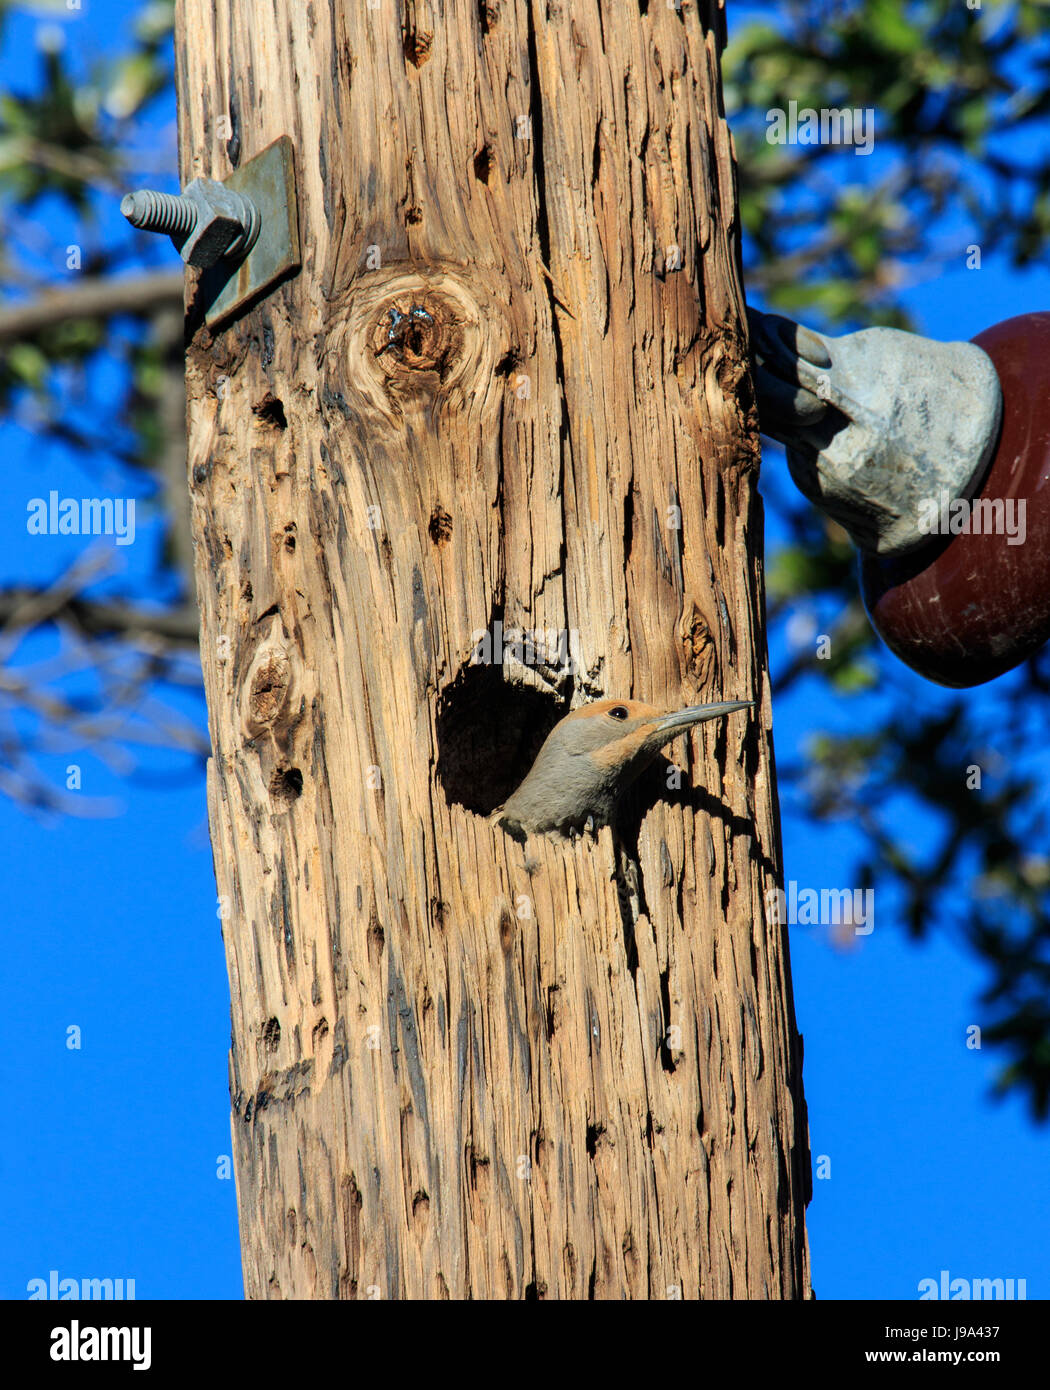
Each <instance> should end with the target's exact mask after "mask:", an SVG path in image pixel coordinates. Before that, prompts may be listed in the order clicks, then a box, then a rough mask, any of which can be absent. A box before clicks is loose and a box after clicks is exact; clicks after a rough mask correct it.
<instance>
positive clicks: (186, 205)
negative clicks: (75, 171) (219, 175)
mask: <svg viewBox="0 0 1050 1390" xmlns="http://www.w3.org/2000/svg"><path fill="white" fill-rule="evenodd" d="M120 210H121V212H122V213H123V214H124V216H125V217H126V218H127V219H128V221H129V222H130V223H131V225H132V226H133V227H140V228H142V230H143V231H146V232H166V233H167V234H168V236H170V237H171V239H172V241H173V242H174V243H175V245H176V246H177V247H178V250H179V253H180V255H181V256H182V259H183V260H184V261H185V262H186V263H187V265H194V266H198V267H201V268H204V267H206V266H211V265H215V264H216V262H217V261H220V260H221V259H222V258H223V257H224V256H230V257H244V256H246V255H247V254H248V252H249V251H250V250H251V249H252V247H253V246H254V245H255V242H256V240H257V238H258V236H259V231H260V228H261V227H262V215H261V213H260V212H259V209H258V208H257V207H256V206H255V204H254V203H253V202H252V200H251V199H250V198H246V197H245V196H244V194H242V193H235V192H234V191H233V189H232V188H227V187H226V186H225V185H224V184H221V183H218V182H217V181H216V180H215V179H204V178H200V179H194V180H193V182H192V183H189V184H187V185H186V190H185V192H184V193H181V194H173V193H157V192H155V191H154V190H153V189H152V188H140V189H138V190H136V192H134V193H128V194H126V195H125V197H124V198H122V199H121V202H120Z"/></svg>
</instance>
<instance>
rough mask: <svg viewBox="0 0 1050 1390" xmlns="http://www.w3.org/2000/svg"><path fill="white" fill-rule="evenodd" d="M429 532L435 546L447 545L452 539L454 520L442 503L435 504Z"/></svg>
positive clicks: (428, 528) (431, 514)
mask: <svg viewBox="0 0 1050 1390" xmlns="http://www.w3.org/2000/svg"><path fill="white" fill-rule="evenodd" d="M427 530H428V531H429V532H430V539H431V540H432V541H433V542H434V544H435V545H445V544H446V543H447V542H448V541H450V540H451V539H452V518H451V516H449V514H448V512H446V511H445V509H444V507H443V506H442V505H441V503H440V502H436V503H435V504H434V510H433V511H432V512H431V513H430V524H429V526H428V527H427Z"/></svg>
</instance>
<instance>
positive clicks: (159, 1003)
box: [0, 0, 1050, 1298]
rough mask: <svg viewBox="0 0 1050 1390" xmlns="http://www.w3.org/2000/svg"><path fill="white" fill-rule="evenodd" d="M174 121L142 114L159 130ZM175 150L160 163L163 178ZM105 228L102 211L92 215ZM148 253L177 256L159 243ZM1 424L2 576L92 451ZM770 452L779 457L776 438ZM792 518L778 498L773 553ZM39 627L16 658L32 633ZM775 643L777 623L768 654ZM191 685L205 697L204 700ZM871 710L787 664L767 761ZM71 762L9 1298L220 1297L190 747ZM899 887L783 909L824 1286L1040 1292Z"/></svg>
mask: <svg viewBox="0 0 1050 1390" xmlns="http://www.w3.org/2000/svg"><path fill="white" fill-rule="evenodd" d="M134 12H135V7H134V6H132V5H129V4H126V3H118V2H117V0H106V3H102V0H93V3H89V0H85V9H84V11H83V12H82V17H80V18H78V19H76V21H75V22H73V23H70V24H69V25H68V26H67V28H68V32H69V38H70V43H71V45H75V44H81V45H82V48H83V51H87V50H88V49H91V50H93V51H95V52H103V51H105V49H106V47H107V45H108V44H109V43H110V42H111V40H112V39H113V37H114V36H115V35H117V34H118V33H119V32H120V31H121V30H123V29H125V28H126V25H127V21H128V19H129V17H130V16H131V15H132V14H134ZM35 23H36V21H20V22H17V23H15V24H14V25H13V26H12V28H11V30H10V32H9V34H8V37H7V40H6V42H5V44H4V47H3V51H2V52H0V83H3V84H5V85H7V84H10V83H12V82H17V83H18V84H21V83H22V82H23V81H25V80H27V78H26V74H27V71H28V70H30V65H29V64H28V63H27V57H26V54H27V51H28V48H27V46H28V45H30V44H31V43H32V34H33V29H34V27H35ZM172 118H173V112H170V111H168V112H160V113H158V118H157V119H158V122H159V123H160V124H161V125H166V126H168V130H167V136H166V138H167V139H168V140H170V138H171V131H170V122H171V120H172ZM842 157H843V158H844V159H848V158H852V156H849V155H843V156H842ZM858 162H860V161H858ZM171 173H172V178H171V179H170V180H167V181H165V180H163V179H158V180H157V182H158V183H159V184H160V185H161V186H167V187H173V186H174V169H173V168H172V171H171ZM118 231H120V232H121V234H122V229H121V227H120V222H119V217H118V215H117V214H116V211H115V209H110V210H109V211H108V212H107V214H106V217H105V219H104V223H103V232H104V234H105V233H106V232H109V233H110V234H113V235H116V234H117V233H118ZM157 260H158V261H163V262H165V263H167V264H169V265H171V266H172V267H176V266H177V265H178V261H177V257H176V256H175V253H174V252H171V253H170V255H167V254H166V253H165V252H164V251H163V250H161V251H158V254H157ZM1042 305H1050V272H1048V271H1047V270H1046V268H1045V267H1040V268H1038V269H1036V270H1033V271H1031V272H1029V273H1027V274H1026V275H1024V276H1018V275H1016V274H1014V273H1013V272H1011V271H1010V270H1009V269H1008V268H1006V267H1004V266H1002V265H999V264H995V263H987V264H986V266H985V268H984V269H983V270H981V271H980V272H979V273H974V272H969V271H966V270H965V269H963V268H962V261H961V256H960V259H959V263H958V265H957V266H956V267H954V268H953V267H951V266H947V265H946V266H945V269H944V273H943V275H941V276H940V277H939V278H937V279H935V280H928V281H926V282H925V283H923V284H921V285H917V286H916V287H915V288H914V289H913V290H912V291H911V292H910V294H909V306H910V307H911V308H912V309H913V311H914V313H915V314H916V317H917V320H918V322H919V324H920V325H921V327H922V329H923V331H925V332H927V333H929V334H930V335H931V336H934V337H941V338H968V337H970V336H972V335H973V334H974V333H976V332H978V331H979V330H980V329H982V328H984V327H986V326H988V325H989V324H991V323H994V322H996V321H998V320H1000V319H1003V318H1007V317H1009V316H1011V315H1012V314H1016V313H1021V312H1024V311H1026V310H1028V309H1030V308H1032V307H1034V306H1042ZM112 386H113V383H112V382H109V381H107V379H106V377H105V375H104V374H102V375H100V376H99V378H98V379H97V380H94V381H93V382H92V392H91V397H90V400H89V402H88V403H87V408H90V407H91V406H92V404H93V403H96V402H97V401H98V400H99V399H102V398H104V397H105V395H106V394H107V392H109V391H110V390H112ZM0 441H2V444H0V447H2V448H3V453H4V457H5V461H6V467H5V474H6V477H5V486H4V488H3V491H2V497H0V528H2V534H3V537H4V545H3V550H2V553H0V583H3V584H8V583H12V582H21V583H25V582H28V581H30V580H33V579H40V578H44V577H50V576H52V575H54V574H55V573H57V572H59V571H60V570H61V569H63V568H64V567H65V566H66V565H67V564H68V563H69V562H70V561H71V560H72V559H73V558H74V556H75V554H76V553H77V552H78V547H79V546H80V544H81V542H80V541H79V540H77V539H75V538H62V537H44V538H33V539H32V540H31V539H30V538H29V537H28V536H27V535H26V532H25V507H26V502H27V500H28V498H30V497H33V496H38V495H41V494H44V495H46V492H47V490H48V489H49V488H51V487H55V488H57V489H58V490H59V491H60V493H62V494H63V495H66V493H67V492H68V493H76V492H77V490H78V489H79V488H80V487H81V486H82V479H83V476H84V475H83V473H82V471H81V470H79V469H78V468H77V466H76V465H75V464H73V463H72V462H71V460H70V459H69V458H68V457H67V456H65V455H64V454H63V453H62V452H61V451H60V450H58V449H46V450H43V449H41V447H40V445H39V444H38V443H37V442H35V441H34V440H33V438H32V435H31V433H30V432H28V431H27V430H26V429H24V428H22V427H20V426H19V425H17V424H15V423H12V422H3V423H2V424H0ZM765 467H766V468H767V469H769V470H775V469H781V470H782V469H783V460H782V457H781V456H780V454H779V451H778V450H776V449H775V448H773V447H771V446H770V447H768V448H767V449H766V463H765ZM114 476H119V473H118V471H117V470H114ZM104 487H105V484H104V483H96V488H95V490H96V491H98V490H100V489H104ZM783 535H784V528H783V526H782V525H781V524H780V523H779V521H778V518H777V515H776V513H775V511H774V512H772V514H771V515H770V516H769V518H768V544H769V547H770V549H772V548H773V547H775V545H776V543H777V540H778V538H781V537H782V536H783ZM156 539H157V532H156V525H155V523H152V522H150V521H149V519H148V518H143V519H142V520H140V526H139V539H138V541H137V542H136V545H135V546H132V547H127V550H126V552H125V553H123V554H121V553H120V552H117V557H116V558H117V559H118V560H119V561H121V562H124V563H127V564H128V565H129V566H131V567H132V568H134V567H135V566H139V567H141V569H142V570H143V571H144V570H145V569H146V568H147V565H146V561H147V558H148V547H149V546H150V545H152V544H156ZM49 642H50V639H48V638H42V639H40V640H39V641H38V642H36V643H35V644H34V645H33V647H32V648H31V649H29V654H30V655H32V656H33V657H34V658H38V657H40V656H41V655H43V654H44V653H45V652H46V651H47V650H49ZM785 653H786V648H785V647H784V646H783V643H779V644H777V645H775V646H774V649H773V652H772V654H771V660H772V666H773V670H774V671H775V669H776V665H777V663H778V662H780V661H783V659H784V657H785ZM902 679H905V680H913V682H914V692H915V700H916V701H917V702H924V703H930V704H932V703H934V702H936V701H938V700H941V699H942V698H943V692H940V691H938V690H937V689H936V688H935V687H932V686H929V685H926V684H924V683H923V682H922V681H920V680H919V679H918V678H917V677H915V678H911V677H909V676H907V675H906V674H905V673H903V672H902ZM1005 679H1007V680H1008V679H1010V678H1009V677H1007V678H1005ZM870 698H876V699H877V698H878V697H877V695H875V696H873V697H870ZM971 698H973V699H974V700H975V701H978V702H979V701H981V700H982V699H986V696H984V695H982V693H981V692H975V694H974V695H973V696H972V697H971ZM181 703H182V707H183V708H184V709H185V710H186V712H187V713H188V714H190V715H192V716H194V717H196V718H198V719H199V717H200V711H201V708H202V704H201V701H200V700H199V699H197V698H196V697H195V696H193V695H192V694H188V695H186V696H184V697H182V701H181ZM865 708H866V706H865V703H864V699H863V698H861V699H851V700H848V701H847V700H845V699H841V698H838V697H835V696H832V695H831V694H829V693H828V691H827V688H826V687H825V686H824V685H823V684H822V683H821V682H820V681H818V680H817V679H816V678H815V677H814V678H813V679H811V680H808V679H807V680H803V681H800V682H799V683H798V684H797V685H796V686H795V687H794V688H793V689H792V690H791V692H790V693H789V694H788V695H787V696H785V697H784V698H783V699H782V700H780V701H779V702H778V703H777V704H776V707H775V738H776V747H777V756H778V760H779V761H781V762H786V761H788V760H789V759H790V760H792V761H795V760H801V759H802V758H803V757H804V755H805V743H806V740H807V738H808V737H809V736H810V735H811V734H812V732H813V731H814V730H815V729H818V728H822V727H828V728H835V729H839V730H843V729H849V728H854V727H856V726H857V724H858V722H859V721H862V720H863V718H864V711H865ZM69 762H77V763H79V764H80V765H81V766H82V768H83V777H84V794H85V795H91V796H103V797H110V798H113V799H114V800H115V801H116V802H117V803H118V812H117V814H115V815H112V816H108V817H105V818H100V819H80V818H72V817H67V818H59V819H53V820H50V821H40V820H37V819H33V818H30V817H29V816H27V815H26V814H25V813H24V812H23V811H22V810H20V809H19V808H17V807H15V806H14V805H12V804H11V803H10V802H9V801H7V800H6V799H0V836H2V837H3V840H4V842H5V843H6V844H7V845H8V846H9V849H10V853H9V864H10V879H9V886H10V890H11V906H12V920H11V922H10V924H9V927H8V931H7V941H6V952H5V955H6V969H5V970H4V972H3V977H2V984H0V989H2V990H3V997H2V1001H0V1029H2V1030H3V1038H2V1041H3V1045H4V1055H6V1056H7V1057H8V1059H9V1070H8V1076H7V1094H8V1097H9V1104H8V1106H7V1108H6V1113H7V1115H8V1117H9V1119H8V1126H9V1127H8V1129H7V1131H6V1133H5V1135H4V1143H3V1145H2V1147H0V1181H2V1183H3V1187H4V1190H5V1192H6V1194H7V1199H8V1200H7V1220H6V1221H5V1223H4V1227H3V1230H2V1232H0V1295H2V1296H4V1297H8V1298H22V1297H25V1296H26V1284H27V1281H28V1280H30V1279H32V1278H35V1277H42V1278H45V1279H46V1278H47V1276H48V1273H49V1271H50V1270H52V1269H57V1270H58V1271H59V1273H60V1276H61V1277H67V1276H68V1277H78V1278H79V1277H107V1276H108V1277H123V1278H134V1279H135V1281H136V1292H137V1296H138V1297H140V1298H145V1297H159V1298H237V1297H240V1296H241V1294H242V1284H241V1276H240V1261H239V1252H238V1246H237V1219H236V1200H235V1193H234V1184H233V1182H232V1180H229V1179H225V1178H223V1177H221V1176H218V1173H217V1169H218V1164H219V1161H220V1159H221V1156H223V1155H228V1154H229V1152H230V1134H229V1096H228V1090H227V1049H228V1046H229V1003H228V994H227V979H226V970H225V962H224V957H223V950H222V942H221V938H220V933H219V922H218V919H217V916H216V904H215V884H214V878H213V874H212V866H211V851H210V847H209V843H208V836H207V825H206V812H205V802H204V785H203V779H202V778H200V777H199V776H198V775H197V773H196V772H195V770H194V768H193V766H192V764H191V763H190V761H189V760H188V759H187V758H186V756H185V755H172V754H169V753H166V752H164V751H153V752H149V753H148V754H146V755H144V756H143V757H142V758H141V760H140V763H139V771H138V773H137V774H136V775H134V776H133V777H131V778H130V779H129V778H125V777H122V776H120V775H117V774H115V773H114V772H113V771H111V770H110V769H108V768H107V767H106V766H105V765H104V764H103V763H101V762H100V761H99V760H98V759H96V758H95V757H93V756H92V755H91V753H90V752H89V751H88V750H81V751H79V752H75V753H73V754H72V755H69V756H67V755H63V756H60V757H59V756H55V757H52V758H50V759H43V760H42V762H41V766H42V767H43V768H44V769H45V770H47V771H48V772H49V774H50V775H51V777H52V778H53V780H54V781H55V782H56V783H58V784H60V785H61V783H62V782H64V769H65V767H66V765H67V763H69ZM912 829H913V831H914V834H915V835H917V836H920V835H922V834H923V833H924V827H923V826H921V825H919V824H915V825H914V827H912ZM855 844H856V840H855V836H854V833H853V832H852V831H851V830H850V828H849V827H848V826H841V825H835V826H815V825H813V824H810V823H806V822H805V821H803V820H801V819H800V818H799V817H798V816H796V815H794V814H793V813H792V811H791V808H790V807H788V808H787V809H786V812H785V819H784V848H785V861H786V877H787V878H788V879H795V880H796V881H797V882H798V883H799V884H801V885H805V886H809V887H816V888H820V887H841V886H845V885H846V884H847V883H848V882H849V879H848V876H847V874H848V865H849V863H850V859H851V855H852V852H853V848H854V846H855ZM893 907H894V905H893V903H892V901H890V900H889V899H883V898H882V897H880V898H879V908H878V915H877V918H876V928H875V930H874V932H873V933H872V934H871V935H870V936H866V937H858V938H856V940H855V942H854V943H852V944H851V945H849V946H848V947H846V948H842V947H841V946H837V945H835V944H833V943H832V942H830V941H829V940H828V938H827V934H826V931H825V930H824V929H820V928H807V927H794V928H792V933H791V953H792V967H793V977H794V990H795V1003H796V1012H797V1017H798V1024H799V1027H800V1029H801V1031H802V1033H803V1034H804V1036H805V1072H804V1077H805V1090H806V1098H807V1103H808V1107H809V1117H810V1127H811V1143H812V1151H813V1155H814V1164H815V1166H816V1162H817V1159H818V1156H820V1155H826V1156H827V1158H828V1160H829V1165H830V1176H829V1177H828V1178H827V1179H824V1180H821V1179H818V1178H817V1177H816V1176H815V1179H814V1196H813V1201H812V1204H811V1206H810V1208H809V1213H808V1230H809V1240H810V1248H811V1254H812V1264H813V1282H814V1287H815V1289H816V1291H817V1294H818V1296H819V1297H823V1298H829V1297H844V1298H868V1297H899V1298H915V1297H916V1295H917V1286H918V1282H919V1280H921V1279H923V1278H927V1277H934V1278H936V1277H937V1276H938V1275H939V1272H940V1271H941V1270H942V1269H945V1268H947V1269H949V1270H950V1271H951V1273H952V1276H953V1277H955V1276H963V1277H997V1276H1000V1277H1014V1278H1025V1279H1026V1280H1027V1288H1028V1295H1029V1297H1047V1296H1048V1295H1050V1213H1048V1210H1047V1197H1046V1190H1047V1189H1046V1178H1045V1174H1046V1167H1047V1132H1046V1130H1043V1129H1037V1128H1034V1127H1033V1126H1032V1125H1031V1123H1030V1122H1029V1120H1028V1118H1027V1114H1026V1111H1025V1109H1024V1107H1023V1103H1022V1102H1021V1101H1020V1100H1019V1099H1016V1098H1012V1099H1008V1100H1007V1101H1005V1102H1003V1103H998V1102H993V1101H991V1100H989V1098H988V1097H989V1090H990V1087H991V1082H992V1079H993V1077H994V1075H995V1072H996V1070H997V1062H998V1059H997V1058H996V1056H995V1054H994V1053H991V1052H989V1051H987V1050H982V1051H976V1052H975V1051H971V1050H968V1049H967V1047H966V1045H965V1042H966V1029H967V1027H968V1026H969V1025H971V1024H973V1023H976V1022H980V1021H981V1019H980V1013H979V1011H978V1008H977V1004H976V997H977V994H978V992H979V990H980V988H981V986H982V983H983V974H982V971H981V969H980V967H979V965H978V964H977V963H976V962H975V961H974V960H973V958H972V957H971V956H970V955H969V954H968V953H967V952H965V951H964V950H963V949H962V948H961V947H960V946H958V945H957V944H956V943H955V942H953V941H952V940H951V939H950V938H948V937H946V936H943V935H937V934H935V935H933V936H932V937H931V938H930V939H928V940H927V941H926V942H924V943H923V944H920V945H915V944H912V943H910V942H909V941H907V940H906V939H905V936H904V933H903V931H902V929H901V928H900V926H899V924H898V923H897V922H896V921H895V920H894V910H893ZM71 1026H76V1027H78V1028H79V1029H80V1030H81V1046H80V1048H79V1050H70V1049H69V1048H68V1047H67V1046H66V1042H67V1030H68V1029H69V1028H70V1027H71Z"/></svg>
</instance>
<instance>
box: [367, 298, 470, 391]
mask: <svg viewBox="0 0 1050 1390" xmlns="http://www.w3.org/2000/svg"><path fill="white" fill-rule="evenodd" d="M461 337H462V332H461V329H460V327H459V321H458V319H457V317H456V315H455V313H454V311H453V309H452V306H451V305H450V304H448V303H447V302H446V301H445V300H444V299H439V298H438V296H436V295H430V294H424V295H423V296H422V298H421V299H412V300H405V299H399V300H396V301H395V302H394V303H392V304H391V303H389V302H388V303H387V305H386V306H385V307H384V309H383V311H382V313H381V314H380V315H379V318H378V319H377V321H376V323H375V325H374V327H373V329H372V351H373V353H374V354H375V356H376V358H377V359H380V360H381V361H382V362H383V363H385V364H386V370H387V371H388V372H389V371H392V370H393V371H397V370H398V369H399V368H407V369H408V370H409V371H412V372H428V371H433V372H437V374H438V377H439V378H441V379H442V380H443V379H444V377H445V374H446V372H447V371H448V369H449V367H450V366H451V365H452V363H453V362H454V361H455V359H456V357H457V355H458V354H459V351H460V344H461Z"/></svg>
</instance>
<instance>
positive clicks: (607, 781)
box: [493, 700, 754, 840]
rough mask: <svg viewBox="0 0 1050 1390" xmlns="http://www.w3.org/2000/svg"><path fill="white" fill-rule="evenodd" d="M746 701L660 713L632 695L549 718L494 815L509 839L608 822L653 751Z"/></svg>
mask: <svg viewBox="0 0 1050 1390" xmlns="http://www.w3.org/2000/svg"><path fill="white" fill-rule="evenodd" d="M753 704H754V701H753V700H727V701H725V702H723V703H722V704H718V705H690V706H689V707H688V708H687V709H680V710H675V711H673V712H672V713H670V714H664V713H662V712H661V711H660V710H658V709H653V708H652V707H651V706H650V705H643V704H639V702H638V701H637V700H596V701H595V702H594V703H593V704H590V705H584V706H583V707H582V708H581V709H577V710H573V712H572V713H571V714H567V715H566V716H565V718H564V719H562V720H561V721H560V722H559V723H557V724H555V726H554V728H553V729H552V730H551V731H550V733H549V734H548V735H547V738H546V741H545V742H544V744H543V747H542V748H541V749H540V751H539V753H538V754H537V755H536V761H535V762H534V763H533V765H532V767H531V768H530V769H529V772H528V775H527V776H526V778H525V780H524V782H522V784H521V786H520V787H519V788H518V789H517V791H516V792H514V794H513V795H512V796H510V797H508V798H507V800H506V801H505V802H504V804H503V805H502V806H500V807H497V809H496V811H495V812H494V813H493V815H494V817H495V819H496V823H497V824H498V825H500V826H502V827H503V829H504V830H506V831H507V833H508V834H509V835H511V836H513V837H514V838H515V839H519V840H520V839H524V837H525V835H529V834H544V833H547V832H549V831H555V832H557V833H558V834H560V835H567V834H568V833H569V832H570V831H574V830H575V831H580V830H583V828H584V827H585V825H586V823H587V821H588V820H592V821H593V823H594V825H595V826H598V825H608V824H609V823H610V822H612V820H613V819H614V817H615V814H616V806H617V803H618V802H619V799H620V797H621V796H622V795H623V793H624V791H626V789H627V788H628V787H629V786H630V784H631V783H632V782H633V781H634V780H635V778H637V777H638V776H640V775H641V773H642V772H644V771H645V769H646V768H647V767H648V766H649V764H650V763H651V762H653V760H654V759H655V758H656V756H657V755H658V753H659V752H660V749H661V748H663V747H664V745H665V744H668V743H670V742H671V740H672V739H673V738H676V737H677V736H678V735H679V734H680V733H684V732H685V730H686V729H691V728H692V727H693V725H694V724H702V723H704V721H705V720H707V719H717V718H718V717H719V716H720V715H723V714H732V713H733V712H734V710H738V709H747V708H749V707H750V706H751V705H753Z"/></svg>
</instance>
